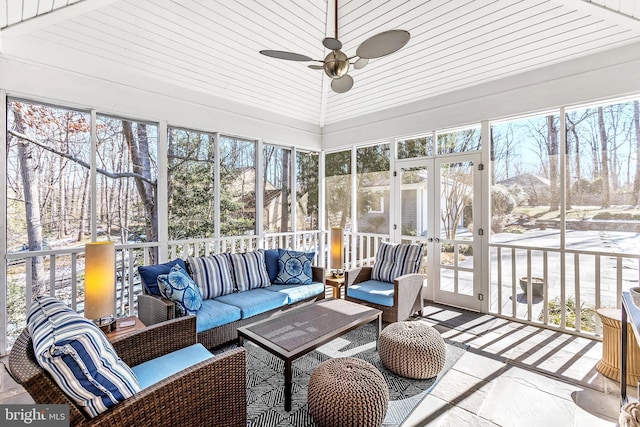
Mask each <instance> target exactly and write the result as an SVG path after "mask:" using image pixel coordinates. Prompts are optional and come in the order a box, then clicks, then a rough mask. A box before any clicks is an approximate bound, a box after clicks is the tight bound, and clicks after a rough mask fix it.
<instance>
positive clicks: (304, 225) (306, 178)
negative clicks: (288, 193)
mask: <svg viewBox="0 0 640 427" xmlns="http://www.w3.org/2000/svg"><path fill="white" fill-rule="evenodd" d="M296 157H297V160H296V186H297V188H296V219H297V224H296V230H298V231H307V230H318V229H319V228H320V226H319V223H318V209H319V207H318V194H319V180H318V176H319V163H318V160H319V157H320V156H319V154H318V153H314V152H305V151H296Z"/></svg>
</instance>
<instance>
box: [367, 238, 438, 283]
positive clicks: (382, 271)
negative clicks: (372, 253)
mask: <svg viewBox="0 0 640 427" xmlns="http://www.w3.org/2000/svg"><path fill="white" fill-rule="evenodd" d="M425 247H426V246H425V245H424V244H422V243H420V244H406V243H405V244H399V245H396V244H392V243H387V242H383V243H382V244H381V245H380V247H379V248H378V253H377V254H376V262H375V263H374V264H373V269H372V270H371V278H372V279H373V280H380V281H382V282H389V283H391V282H393V281H394V280H395V279H396V278H397V277H400V276H403V275H405V274H411V273H417V272H418V269H419V268H420V263H421V262H422V253H423V251H424V249H425Z"/></svg>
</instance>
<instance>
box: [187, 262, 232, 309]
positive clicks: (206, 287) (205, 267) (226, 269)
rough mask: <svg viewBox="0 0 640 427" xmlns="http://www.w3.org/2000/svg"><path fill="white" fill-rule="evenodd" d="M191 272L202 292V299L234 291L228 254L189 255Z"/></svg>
mask: <svg viewBox="0 0 640 427" xmlns="http://www.w3.org/2000/svg"><path fill="white" fill-rule="evenodd" d="M187 264H189V273H191V278H193V281H194V282H196V284H197V285H198V287H199V288H200V292H201V293H202V299H212V298H216V297H219V296H221V295H227V294H230V293H233V291H234V288H235V286H234V284H233V279H232V278H231V271H230V266H229V262H228V258H227V254H217V255H210V256H207V257H200V258H196V257H189V258H187Z"/></svg>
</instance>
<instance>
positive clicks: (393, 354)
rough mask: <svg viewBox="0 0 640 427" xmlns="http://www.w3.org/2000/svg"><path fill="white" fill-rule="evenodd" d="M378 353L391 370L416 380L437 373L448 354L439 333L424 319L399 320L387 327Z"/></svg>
mask: <svg viewBox="0 0 640 427" xmlns="http://www.w3.org/2000/svg"><path fill="white" fill-rule="evenodd" d="M378 354H379V355H380V360H381V361H382V364H383V365H384V366H385V367H386V368H387V369H388V370H390V371H391V372H393V373H395V374H397V375H400V376H402V377H406V378H416V379H425V378H431V377H435V376H436V375H438V373H439V372H440V371H441V370H442V368H444V362H445V359H446V355H447V353H446V348H445V345H444V340H443V339H442V337H441V336H440V333H438V331H436V330H435V329H434V328H432V327H431V326H429V325H427V324H424V323H422V322H397V323H392V324H390V325H389V326H387V327H386V328H384V329H383V330H382V332H381V333H380V337H379V338H378Z"/></svg>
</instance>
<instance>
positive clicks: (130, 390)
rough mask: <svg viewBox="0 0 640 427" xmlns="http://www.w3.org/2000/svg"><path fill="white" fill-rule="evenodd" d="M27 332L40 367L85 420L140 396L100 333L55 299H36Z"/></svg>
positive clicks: (132, 378) (132, 377)
mask: <svg viewBox="0 0 640 427" xmlns="http://www.w3.org/2000/svg"><path fill="white" fill-rule="evenodd" d="M27 329H28V331H29V334H30V335H31V338H32V340H33V352H34V354H35V357H36V360H37V361H38V363H39V364H40V366H42V368H43V369H44V370H46V371H47V372H49V374H50V375H51V377H52V378H53V379H54V381H55V382H56V383H57V384H58V386H59V387H60V388H61V389H62V390H63V391H64V392H65V393H66V394H67V396H68V397H69V399H71V400H73V401H74V402H75V403H76V404H77V405H78V406H80V407H82V408H84V410H85V411H86V413H87V414H88V415H89V416H90V417H95V416H97V415H99V414H100V413H102V412H104V411H106V410H107V409H109V408H110V407H112V406H114V405H116V404H117V403H118V402H122V401H123V400H125V399H126V398H128V397H131V396H133V395H134V394H135V393H137V392H139V391H140V384H139V383H138V379H137V378H136V376H135V374H134V373H133V372H132V371H131V369H130V368H129V366H127V364H126V363H124V362H123V361H122V360H121V359H120V358H119V357H118V355H117V354H116V352H115V350H114V348H113V346H112V345H111V343H110V342H109V340H108V339H107V337H106V336H105V335H104V333H103V332H102V331H101V330H100V329H98V327H97V326H96V325H94V324H93V322H91V321H90V320H88V319H85V318H84V317H82V316H81V315H79V314H78V313H76V312H75V311H73V310H71V309H70V308H69V307H67V306H66V305H65V304H64V303H63V302H61V301H59V300H57V299H56V298H53V297H36V300H35V301H34V302H33V304H31V309H30V311H29V315H28V317H27Z"/></svg>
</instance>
